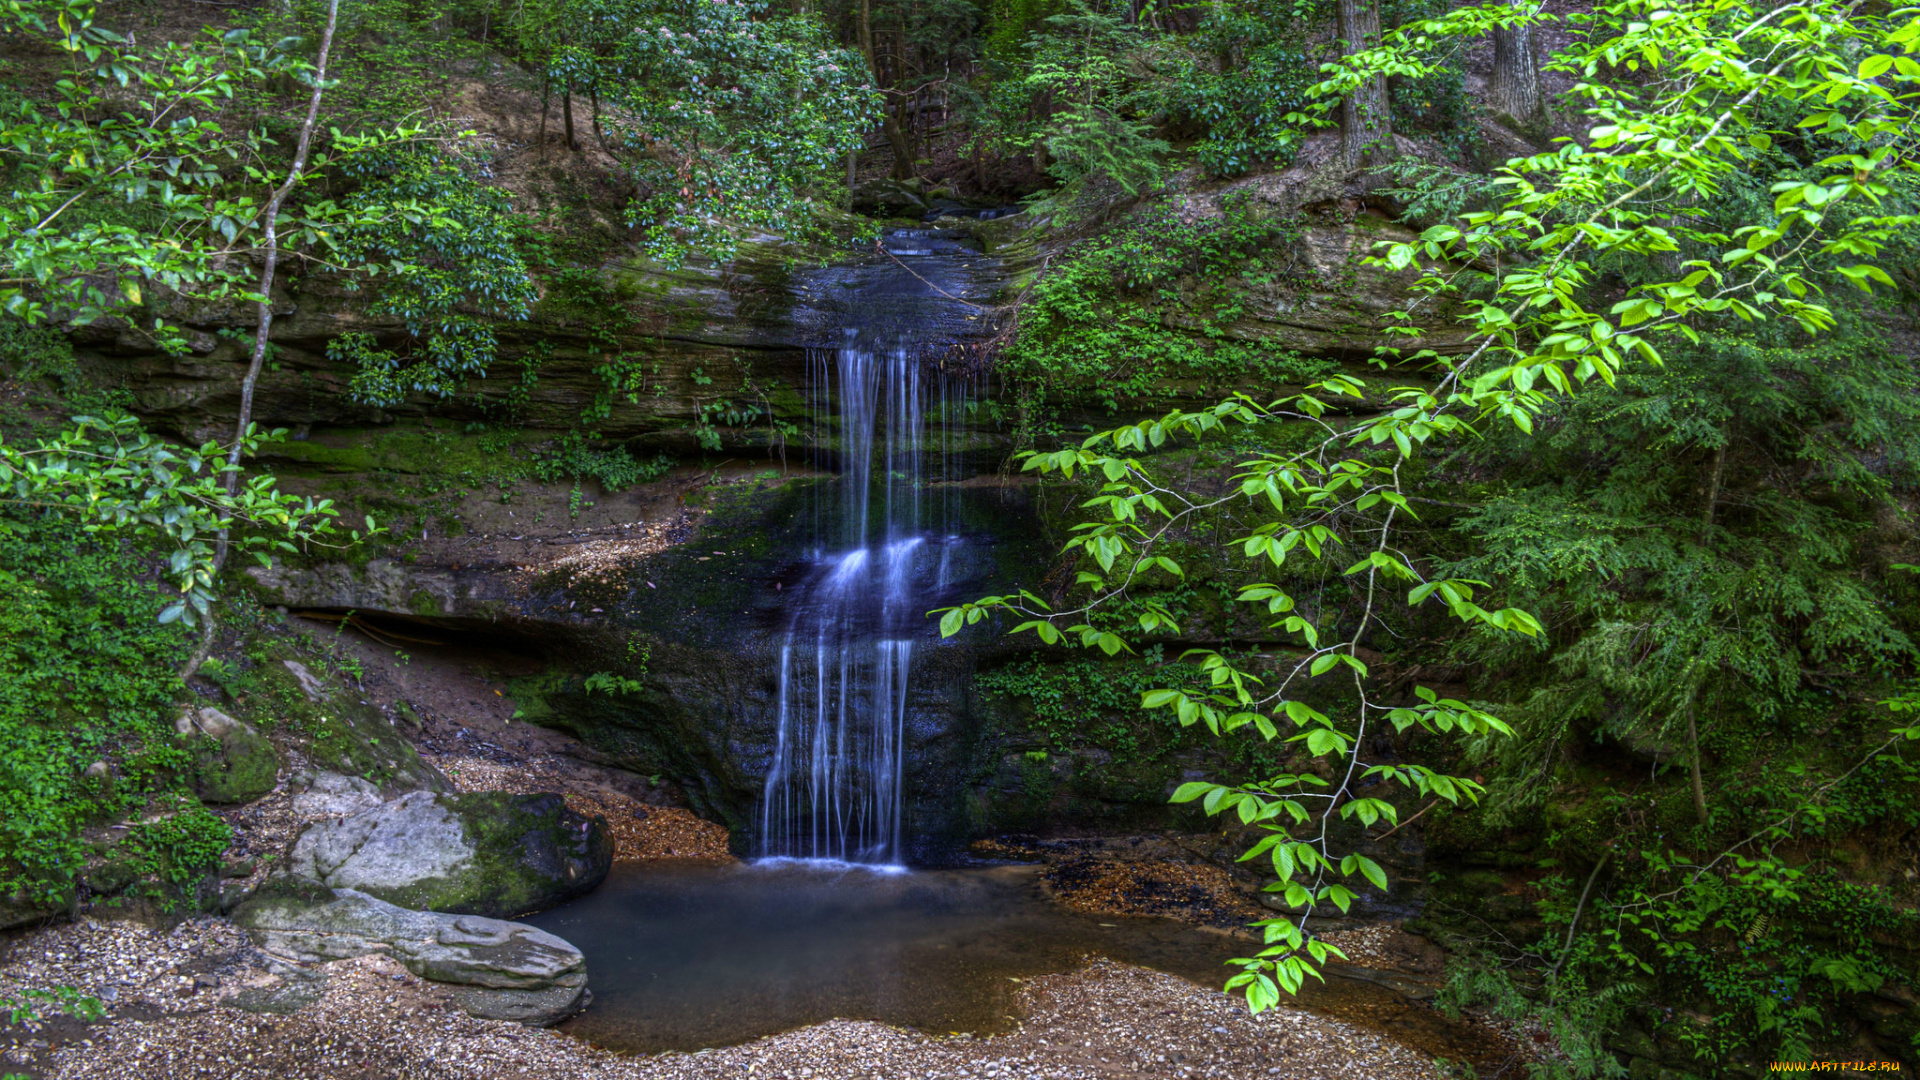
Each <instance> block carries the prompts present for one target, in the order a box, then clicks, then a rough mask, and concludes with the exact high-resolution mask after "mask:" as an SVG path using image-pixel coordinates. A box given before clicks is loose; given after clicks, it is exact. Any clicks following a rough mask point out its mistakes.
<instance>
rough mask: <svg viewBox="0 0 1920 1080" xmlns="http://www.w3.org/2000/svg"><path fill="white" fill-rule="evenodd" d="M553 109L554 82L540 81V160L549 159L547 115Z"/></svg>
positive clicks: (549, 79) (547, 79)
mask: <svg viewBox="0 0 1920 1080" xmlns="http://www.w3.org/2000/svg"><path fill="white" fill-rule="evenodd" d="M552 109H553V80H552V79H551V78H546V79H542V80H540V160H542V161H545V160H546V158H547V113H548V112H550V111H552Z"/></svg>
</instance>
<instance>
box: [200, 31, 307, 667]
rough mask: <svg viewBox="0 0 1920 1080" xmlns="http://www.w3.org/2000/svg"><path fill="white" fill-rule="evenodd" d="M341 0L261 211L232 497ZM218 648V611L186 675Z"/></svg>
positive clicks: (222, 548) (217, 543) (222, 552)
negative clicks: (287, 214)
mask: <svg viewBox="0 0 1920 1080" xmlns="http://www.w3.org/2000/svg"><path fill="white" fill-rule="evenodd" d="M339 15H340V0H327V26H326V29H324V30H322V31H321V33H320V56H319V58H318V60H317V61H316V62H315V64H314V69H313V93H312V94H311V95H310V96H309V97H308V98H307V118H306V119H305V120H303V121H301V123H300V137H299V139H298V140H297V141H296V142H295V143H294V150H293V164H292V165H290V166H288V167H287V178H286V179H285V180H284V181H282V182H281V184H280V186H279V187H277V188H274V189H273V194H271V195H269V196H268V197H267V205H266V206H265V208H263V209H262V210H261V216H262V235H261V243H260V248H261V251H262V253H263V254H264V256H265V260H264V263H263V265H262V266H261V268H260V286H259V289H260V300H259V302H258V304H257V305H256V306H257V308H258V318H257V320H256V321H255V324H254V330H253V355H252V356H251V357H249V358H248V360H247V374H246V377H245V378H243V379H241V380H240V415H239V416H238V417H237V418H236V419H235V421H234V429H233V446H232V447H231V448H230V449H229V450H228V451H227V466H228V471H227V472H226V473H225V474H224V475H223V476H221V477H220V486H221V487H222V488H223V489H225V491H226V493H227V494H228V495H232V494H234V493H235V492H237V491H239V490H240V456H241V449H242V447H243V446H244V444H245V442H246V438H247V434H248V431H249V429H251V428H252V427H253V390H254V387H255V386H256V385H258V384H259V382H260V369H261V368H262V367H264V366H265V365H266V362H267V341H268V338H269V336H270V335H271V334H272V333H273V279H274V273H275V271H277V270H278V269H279V266H280V227H279V217H280V208H281V207H282V206H283V205H285V204H286V201H287V196H289V195H291V194H293V189H294V188H295V187H297V186H298V185H299V183H300V177H301V174H303V173H305V172H306V171H307V155H308V154H309V152H310V151H311V150H312V149H313V129H314V125H315V124H316V123H318V121H319V119H320V98H321V96H322V95H324V94H325V92H326V85H327V57H328V55H329V54H330V53H331V52H332V51H333V28H334V26H335V24H336V23H337V22H338V20H339ZM228 537H229V531H228V530H227V529H221V530H220V532H219V533H218V534H216V536H215V537H214V549H213V572H214V573H215V574H218V573H219V572H220V571H221V569H223V568H224V567H225V566H226V564H227V553H228V552H229V550H231V549H230V545H229V544H228ZM212 648H213V614H212V613H211V612H209V613H207V614H206V616H205V617H204V624H203V625H202V627H201V630H200V644H199V646H198V647H197V648H195V649H194V653H193V655H192V656H190V657H188V659H187V663H186V665H185V667H183V668H182V669H181V672H180V677H181V679H183V680H184V679H190V678H192V677H193V674H194V672H196V671H198V670H200V665H201V663H203V662H204V661H205V660H206V658H207V653H208V652H209V651H211V650H212Z"/></svg>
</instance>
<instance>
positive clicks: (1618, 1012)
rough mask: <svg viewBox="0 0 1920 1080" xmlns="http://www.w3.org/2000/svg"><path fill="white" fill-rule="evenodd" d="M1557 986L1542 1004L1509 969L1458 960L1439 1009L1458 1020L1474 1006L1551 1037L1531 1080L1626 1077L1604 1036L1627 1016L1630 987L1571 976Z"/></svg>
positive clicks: (1531, 1064)
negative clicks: (1588, 983)
mask: <svg viewBox="0 0 1920 1080" xmlns="http://www.w3.org/2000/svg"><path fill="white" fill-rule="evenodd" d="M1557 990H1558V991H1559V993H1558V994H1557V995H1556V996H1555V997H1554V999H1553V1000H1552V1001H1549V1002H1546V1003H1542V1002H1541V1001H1540V1000H1539V999H1538V997H1537V995H1529V994H1527V993H1525V992H1523V991H1522V989H1521V988H1520V987H1519V986H1518V985H1516V984H1515V983H1514V981H1513V978H1512V977H1511V976H1510V975H1509V974H1508V973H1507V972H1505V971H1502V970H1500V969H1498V968H1494V967H1489V966H1486V965H1484V964H1481V963H1478V962H1476V961H1473V960H1464V961H1461V960H1456V961H1455V962H1453V963H1452V964H1449V965H1448V968H1447V981H1446V984H1445V985H1444V986H1442V987H1441V989H1440V993H1439V994H1438V995H1437V996H1436V997H1435V998H1434V1007H1435V1008H1438V1009H1439V1010H1440V1011H1441V1012H1443V1013H1445V1014H1446V1015H1447V1016H1450V1017H1453V1018H1455V1019H1458V1018H1459V1016H1460V1014H1461V1012H1462V1011H1463V1010H1466V1009H1473V1010H1475V1011H1476V1012H1479V1013H1480V1014H1482V1015H1491V1016H1494V1017H1497V1018H1499V1019H1501V1020H1506V1021H1511V1022H1517V1023H1518V1024H1520V1025H1521V1026H1523V1027H1525V1028H1531V1029H1532V1030H1534V1031H1538V1032H1540V1033H1542V1034H1543V1035H1545V1036H1546V1037H1547V1039H1548V1040H1550V1041H1547V1042H1545V1047H1544V1048H1545V1049H1546V1052H1545V1053H1541V1054H1540V1055H1539V1057H1538V1058H1536V1059H1535V1060H1533V1061H1530V1062H1528V1063H1527V1075H1528V1076H1529V1077H1530V1078H1531V1080H1622V1078H1624V1077H1625V1076H1626V1075H1627V1070H1626V1069H1625V1068H1624V1067H1623V1066H1622V1065H1621V1064H1620V1062H1619V1060H1618V1059H1617V1058H1616V1057H1615V1056H1614V1055H1613V1053H1612V1052H1610V1051H1609V1050H1607V1048H1606V1047H1605V1045H1603V1043H1602V1039H1603V1038H1604V1037H1605V1035H1606V1033H1607V1031H1608V1030H1609V1029H1611V1028H1612V1027H1613V1026H1615V1025H1616V1024H1618V1023H1619V1021H1620V1018H1621V1017H1622V1016H1623V1015H1624V1013H1625V1011H1626V1005H1627V1003H1628V1001H1629V1000H1630V999H1631V998H1632V996H1633V989H1632V987H1631V985H1630V984H1625V983H1613V984H1610V985H1607V986H1603V987H1594V988H1589V987H1587V986H1586V985H1584V984H1582V983H1581V982H1579V981H1578V980H1577V979H1574V978H1569V979H1568V980H1567V981H1566V982H1564V983H1562V984H1560V985H1559V986H1558V987H1557ZM1538 1045H1539V1043H1536V1046H1538Z"/></svg>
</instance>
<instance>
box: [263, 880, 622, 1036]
mask: <svg viewBox="0 0 1920 1080" xmlns="http://www.w3.org/2000/svg"><path fill="white" fill-rule="evenodd" d="M234 922H235V923H237V924H238V925H239V926H241V927H242V928H244V929H245V930H246V931H247V933H248V934H249V935H250V936H252V938H253V939H254V941H255V942H257V943H258V944H259V945H260V947H261V949H263V950H264V951H266V952H267V953H268V954H269V955H272V956H276V957H280V958H282V959H286V960H295V961H300V962H304V963H322V962H326V961H329V960H345V959H348V958H351V957H355V956H367V955H370V954H373V953H384V954H386V955H389V956H392V957H393V958H394V959H396V960H398V961H399V962H400V963H401V964H403V965H405V967H406V968H407V970H408V971H411V972H413V973H414V974H415V975H418V976H420V977H421V978H423V979H431V980H433V981H435V982H441V983H448V984H450V985H451V986H453V987H454V997H455V999H456V1000H458V1001H459V1002H460V1004H461V1006H462V1008H465V1009H466V1010H467V1011H468V1012H469V1013H472V1014H473V1015H475V1016H480V1017H482V1018H485V1019H490V1020H514V1021H518V1022H519V1023H523V1024H531V1025H535V1026H545V1025H548V1024H553V1023H557V1022H558V1021H560V1020H563V1019H565V1018H566V1017H568V1016H571V1015H573V1014H574V1013H576V1012H578V1011H579V1010H580V1009H581V1008H582V1007H583V1006H584V1004H585V999H586V988H587V961H586V957H584V956H582V955H581V954H580V950H579V949H576V948H574V947H573V946H572V945H571V944H569V943H568V942H567V941H565V940H563V939H561V938H558V937H555V936H554V935H552V934H549V933H547V932H546V931H545V930H541V929H539V928H537V927H532V926H528V925H526V924H525V923H517V922H509V921H507V920H504V919H489V918H485V917H482V916H478V915H447V914H441V913H438V912H432V911H413V910H410V909H408V908H403V907H396V906H395V905H393V904H389V903H387V902H386V901H384V900H380V899H378V898H376V897H372V896H368V895H367V894H365V893H362V892H356V891H354V890H352V889H336V890H333V891H332V894H331V898H330V899H326V900H323V901H322V902H320V903H307V902H303V901H301V900H298V899H293V898H269V899H263V900H256V901H253V902H250V903H247V904H245V905H243V906H242V907H241V908H240V910H239V911H237V912H235V913H234Z"/></svg>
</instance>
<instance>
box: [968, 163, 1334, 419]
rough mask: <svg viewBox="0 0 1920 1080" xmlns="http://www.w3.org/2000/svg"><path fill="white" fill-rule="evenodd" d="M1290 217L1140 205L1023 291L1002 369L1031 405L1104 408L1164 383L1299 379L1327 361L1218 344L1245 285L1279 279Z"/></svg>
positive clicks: (1322, 370)
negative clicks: (1190, 214)
mask: <svg viewBox="0 0 1920 1080" xmlns="http://www.w3.org/2000/svg"><path fill="white" fill-rule="evenodd" d="M1295 235H1297V227H1296V226H1295V225H1294V224H1293V223H1291V222H1266V221H1260V220H1256V219H1255V218H1253V217H1252V216H1250V215H1249V214H1248V213H1247V212H1246V210H1245V209H1244V208H1243V207H1240V206H1237V205H1235V206H1231V207H1230V208H1229V212H1228V213H1227V214H1225V215H1223V216H1221V217H1220V218H1217V219H1212V220H1206V221H1201V222H1196V223H1189V222H1186V221H1184V220H1182V219H1181V218H1180V217H1179V215H1178V213H1177V212H1176V211H1175V209H1174V208H1173V207H1172V206H1171V205H1170V204H1168V203H1164V202H1158V201H1156V202H1150V203H1148V204H1146V205H1144V206H1142V207H1141V208H1139V209H1138V210H1136V211H1135V212H1134V213H1133V214H1132V215H1130V216H1129V217H1127V218H1126V219H1124V220H1123V221H1121V222H1120V223H1118V224H1117V225H1116V226H1115V227H1114V228H1113V229H1111V230H1108V231H1105V232H1103V233H1101V234H1099V236H1098V237H1096V238H1095V239H1093V240H1089V241H1087V242H1085V243H1083V244H1082V245H1080V246H1079V247H1077V248H1075V249H1073V250H1072V251H1071V252H1070V253H1069V254H1068V256H1067V257H1066V258H1065V259H1064V260H1063V262H1062V264H1061V265H1059V266H1057V267H1055V268H1054V269H1053V270H1051V271H1050V272H1049V273H1048V274H1047V275H1046V276H1045V277H1043V278H1041V279H1040V280H1039V281H1038V282H1037V283H1035V285H1034V286H1033V289H1032V291H1031V292H1030V293H1029V294H1028V297H1027V301H1026V303H1025V304H1024V305H1023V306H1022V308H1021V314H1020V320H1021V321H1020V331H1019V334H1018V336H1017V337H1016V338H1015V339H1014V341H1013V343H1012V344H1011V345H1010V346H1009V347H1008V349H1007V350H1006V352H1005V355H1004V358H1003V362H1002V367H1003V370H1005V371H1006V372H1007V373H1008V375H1010V376H1012V377H1013V378H1014V379H1017V380H1019V382H1020V384H1021V389H1022V390H1023V392H1024V393H1026V394H1028V395H1030V396H1031V397H1032V398H1034V399H1035V401H1036V402H1038V401H1044V400H1045V399H1046V398H1047V397H1049V396H1063V395H1066V394H1073V393H1095V394H1098V395H1100V396H1101V397H1103V398H1104V399H1105V401H1106V404H1107V407H1108V408H1109V409H1116V410H1117V409H1118V408H1119V407H1120V403H1121V402H1123V401H1126V400H1127V399H1129V398H1139V397H1144V396H1147V395H1149V394H1151V393H1153V392H1154V391H1156V390H1158V389H1159V388H1160V387H1161V386H1162V385H1163V383H1164V381H1165V380H1168V379H1197V380H1199V381H1201V382H1202V383H1203V384H1204V385H1206V386H1208V387H1214V388H1221V389H1234V388H1241V387H1246V388H1250V389H1251V388H1256V387H1265V388H1273V387H1277V386H1278V385H1281V384H1286V383H1295V384H1301V383H1306V382H1311V381H1313V380H1314V379H1316V378H1318V377H1320V376H1322V375H1325V374H1326V373H1327V372H1328V371H1329V370H1331V369H1332V367H1333V365H1332V364H1330V363H1328V362H1326V361H1322V360H1309V359H1306V358H1303V357H1301V356H1299V355H1297V354H1295V353H1293V352H1291V351H1289V350H1286V349H1282V348H1278V347H1276V346H1272V345H1268V344H1253V343H1248V342H1243V341H1231V340H1227V339H1226V338H1225V336H1224V329H1223V328H1224V326H1225V325H1226V324H1228V323H1231V322H1232V321H1233V320H1234V319H1236V318H1238V317H1239V315H1240V314H1241V312H1242V311H1243V310H1244V305H1245V287H1246V286H1247V285H1248V284H1249V283H1252V282H1255V281H1258V282H1263V283H1265V282H1271V281H1273V280H1276V279H1282V280H1284V279H1286V277H1287V276H1288V274H1289V272H1290V271H1289V269H1288V267H1287V264H1286V263H1285V260H1286V258H1287V254H1286V252H1285V250H1284V245H1285V243H1286V241H1287V240H1288V239H1289V238H1291V237H1293V236H1295Z"/></svg>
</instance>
